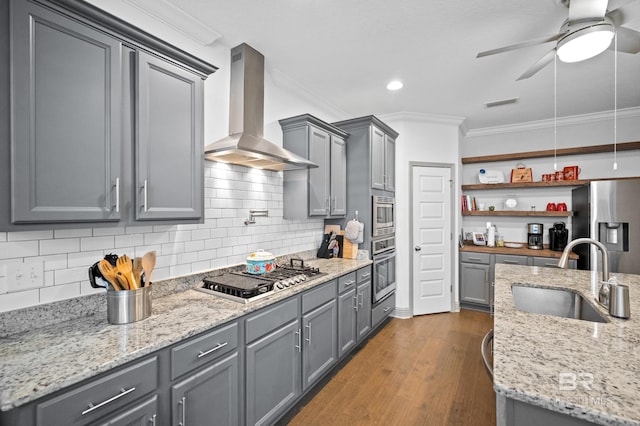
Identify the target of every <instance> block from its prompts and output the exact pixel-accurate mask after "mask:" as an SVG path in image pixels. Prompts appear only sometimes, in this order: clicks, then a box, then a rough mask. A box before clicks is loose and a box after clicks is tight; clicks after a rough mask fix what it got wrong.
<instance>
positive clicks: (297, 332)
mask: <svg viewBox="0 0 640 426" xmlns="http://www.w3.org/2000/svg"><path fill="white" fill-rule="evenodd" d="M296 335H297V336H298V344H297V345H295V347H296V349H298V352H302V342H301V341H300V329H298V331H296Z"/></svg>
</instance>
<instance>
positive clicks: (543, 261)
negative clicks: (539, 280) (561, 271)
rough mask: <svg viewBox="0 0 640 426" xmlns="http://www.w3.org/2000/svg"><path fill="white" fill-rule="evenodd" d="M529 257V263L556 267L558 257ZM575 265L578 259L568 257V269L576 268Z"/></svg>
mask: <svg viewBox="0 0 640 426" xmlns="http://www.w3.org/2000/svg"><path fill="white" fill-rule="evenodd" d="M531 259H532V261H531V264H532V265H533V266H543V267H545V268H557V267H558V259H556V258H555V257H533V258H531ZM577 267H578V261H577V260H576V259H569V269H576V268H577Z"/></svg>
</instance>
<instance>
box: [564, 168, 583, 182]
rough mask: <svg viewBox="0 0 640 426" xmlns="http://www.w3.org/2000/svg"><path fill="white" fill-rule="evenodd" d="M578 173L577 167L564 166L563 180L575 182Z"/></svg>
mask: <svg viewBox="0 0 640 426" xmlns="http://www.w3.org/2000/svg"><path fill="white" fill-rule="evenodd" d="M579 173H580V168H579V167H578V166H566V167H565V168H564V170H563V172H562V174H563V175H564V180H576V179H578V174H579Z"/></svg>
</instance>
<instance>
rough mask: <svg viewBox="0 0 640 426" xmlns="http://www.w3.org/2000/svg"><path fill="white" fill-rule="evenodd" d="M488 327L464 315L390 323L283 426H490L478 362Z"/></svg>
mask: <svg viewBox="0 0 640 426" xmlns="http://www.w3.org/2000/svg"><path fill="white" fill-rule="evenodd" d="M492 327H493V319H492V318H491V317H490V316H489V315H488V314H486V313H482V312H474V311H469V310H462V311H461V312H459V313H444V314H433V315H424V316H419V317H414V318H412V319H408V320H403V319H395V318H394V319H392V320H391V321H390V322H389V323H388V324H387V325H386V326H385V327H384V328H383V329H382V330H381V331H380V332H379V333H378V334H377V335H376V336H374V337H373V338H371V339H370V340H369V341H368V342H367V343H366V345H365V346H364V347H363V348H361V350H360V351H359V352H357V353H356V354H355V356H353V358H352V359H351V360H350V361H349V363H348V364H347V365H345V366H344V368H342V370H340V371H339V372H338V373H337V374H336V375H335V376H334V377H332V378H331V379H330V380H329V382H328V383H327V384H326V386H324V388H322V389H321V390H320V391H319V392H318V393H317V394H316V395H315V396H314V397H313V399H311V401H309V402H308V404H307V405H306V406H304V407H302V408H301V409H300V411H299V412H298V413H297V415H296V416H295V417H294V418H293V419H292V420H291V421H290V422H289V425H292V426H297V425H300V426H302V425H304V426H310V425H311V426H312V425H322V426H326V425H430V426H431V425H495V424H496V414H495V394H494V392H493V387H492V383H491V380H490V379H489V377H488V375H487V373H486V371H485V370H484V366H483V364H482V359H481V356H480V343H481V341H482V337H483V336H484V335H485V333H486V332H487V331H489V329H491V328H492Z"/></svg>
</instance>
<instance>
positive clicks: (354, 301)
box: [353, 295, 358, 312]
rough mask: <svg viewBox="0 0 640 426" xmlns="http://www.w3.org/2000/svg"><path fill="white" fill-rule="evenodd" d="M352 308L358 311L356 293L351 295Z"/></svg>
mask: <svg viewBox="0 0 640 426" xmlns="http://www.w3.org/2000/svg"><path fill="white" fill-rule="evenodd" d="M353 309H355V311H356V312H358V295H354V296H353Z"/></svg>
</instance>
